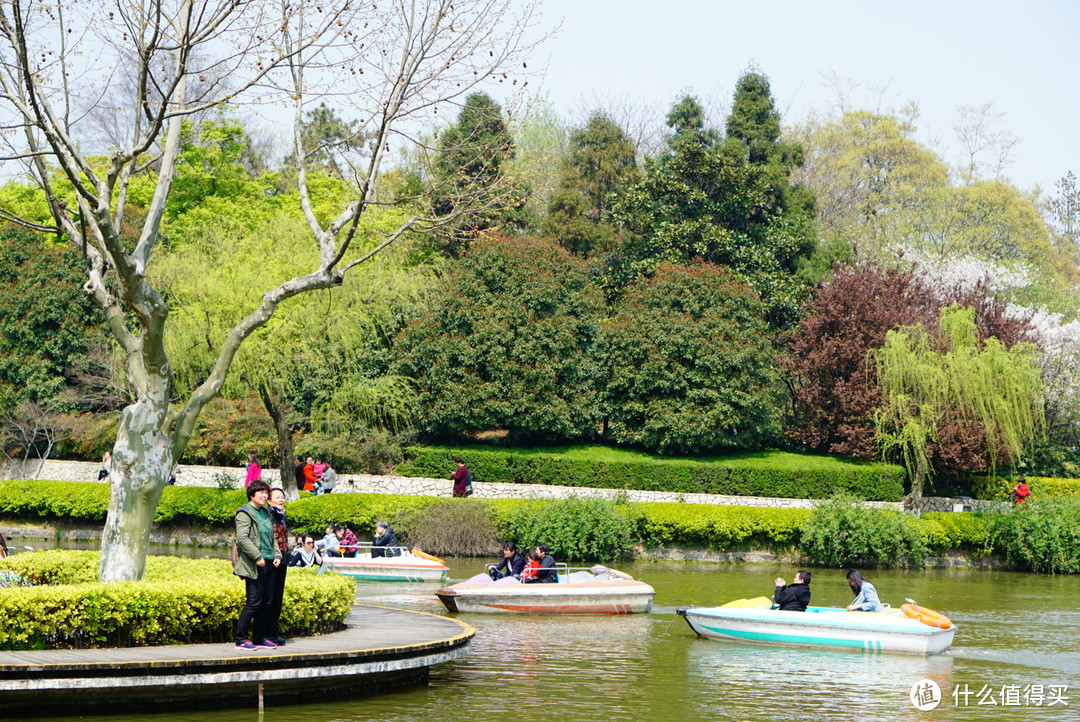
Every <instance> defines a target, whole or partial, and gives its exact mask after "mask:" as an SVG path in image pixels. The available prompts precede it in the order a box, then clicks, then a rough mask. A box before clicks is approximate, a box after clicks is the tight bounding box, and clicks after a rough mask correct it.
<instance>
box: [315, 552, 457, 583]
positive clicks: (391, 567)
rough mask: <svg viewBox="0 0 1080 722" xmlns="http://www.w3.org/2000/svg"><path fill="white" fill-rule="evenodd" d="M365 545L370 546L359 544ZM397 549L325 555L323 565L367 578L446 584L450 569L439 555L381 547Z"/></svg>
mask: <svg viewBox="0 0 1080 722" xmlns="http://www.w3.org/2000/svg"><path fill="white" fill-rule="evenodd" d="M361 548H362V549H368V548H370V547H361ZM380 549H384V550H393V551H396V552H398V554H397V555H396V556H376V557H373V556H372V555H371V552H370V551H368V552H363V553H360V554H357V555H356V556H355V557H326V558H325V559H326V561H325V566H326V568H328V569H331V570H333V571H335V572H337V573H338V574H343V575H345V576H347V577H352V578H353V579H359V580H362V581H366V582H438V583H440V584H445V583H446V579H447V573H448V572H449V571H450V570H449V569H448V568H447V566H446V565H445V564H443V561H442V560H441V559H439V558H438V557H434V556H431V555H430V554H425V553H424V552H422V551H420V550H419V549H408V548H406V547H380Z"/></svg>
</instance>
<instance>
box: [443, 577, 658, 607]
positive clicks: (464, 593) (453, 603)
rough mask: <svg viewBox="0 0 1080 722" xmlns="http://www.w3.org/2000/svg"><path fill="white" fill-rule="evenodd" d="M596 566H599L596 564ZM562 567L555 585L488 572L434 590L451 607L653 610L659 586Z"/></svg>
mask: <svg viewBox="0 0 1080 722" xmlns="http://www.w3.org/2000/svg"><path fill="white" fill-rule="evenodd" d="M594 569H595V568H594ZM609 571H610V570H605V571H604V572H601V573H599V574H593V573H591V572H590V571H585V570H581V571H574V572H570V571H569V570H565V567H564V568H563V569H562V570H560V572H561V573H560V574H559V581H558V583H555V584H541V583H534V584H524V583H522V582H520V581H518V580H517V579H514V578H513V577H504V578H503V579H499V580H498V581H492V580H491V578H490V577H488V576H487V575H486V574H477V575H476V576H475V577H472V578H471V579H467V580H465V581H463V582H459V583H457V584H454V585H451V586H449V587H446V588H444V589H440V590H439V591H437V592H435V594H436V596H438V597H439V599H440V600H442V603H443V604H444V605H446V608H447V609H448V610H450V611H451V612H525V613H529V614H636V613H643V612H648V611H649V609H650V608H651V607H652V602H653V597H655V596H656V591H655V590H654V589H653V588H652V587H651V586H649V585H648V584H646V583H645V582H639V581H637V580H635V579H632V578H624V577H626V575H622V574H621V573H619V572H614V573H608V572H609Z"/></svg>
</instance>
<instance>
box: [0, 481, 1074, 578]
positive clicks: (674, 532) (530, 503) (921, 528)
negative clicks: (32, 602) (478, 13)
mask: <svg viewBox="0 0 1080 722" xmlns="http://www.w3.org/2000/svg"><path fill="white" fill-rule="evenodd" d="M1051 481H1052V480H1051ZM28 485H29V486H32V487H33V493H32V494H29V493H26V494H24V493H21V492H22V491H23V490H25V488H26V487H27V486H28ZM105 486H106V485H105V484H94V483H88V482H57V481H41V482H19V481H4V482H0V515H14V516H17V517H21V518H25V517H26V516H28V515H29V514H30V512H31V511H33V512H34V514H36V515H38V516H42V517H46V518H47V517H49V516H50V515H51V512H52V511H60V512H64V513H65V514H67V515H68V516H67V517H63V518H81V519H83V520H86V521H99V522H100V521H103V520H104V518H105V509H104V508H103V507H100V506H95V505H94V504H89V503H80V504H78V505H73V504H72V502H71V497H72V496H73V495H74V494H75V492H78V491H79V490H81V491H82V493H83V494H85V495H86V496H87V497H91V496H93V495H94V494H96V493H103V492H102V491H100V490H99V491H93V489H94V488H95V487H102V488H104V487H105ZM50 490H51V493H50ZM166 491H168V492H170V499H171V501H170V506H169V507H168V509H167V510H166V512H165V514H164V515H168V516H169V517H170V518H171V519H172V520H176V519H181V518H191V519H197V520H202V521H203V522H205V523H212V524H217V525H219V528H221V529H223V530H226V529H228V527H229V524H228V521H229V520H230V519H231V518H232V515H233V513H234V512H235V509H236V507H237V506H238V504H239V501H240V500H239V499H238V498H237V495H238V494H242V492H237V491H236V490H224V491H223V490H219V489H196V488H190V487H180V488H176V487H171V488H170V489H167V490H166ZM174 497H175V498H174ZM461 501H462V500H450V499H444V498H439V497H418V496H405V495H392V494H324V495H320V496H311V495H304V497H303V498H301V499H300V501H297V502H293V503H291V504H290V505H289V507H288V512H289V519H290V526H291V527H292V528H293V529H295V530H296V531H302V532H307V533H315V534H318V533H321V532H322V530H323V527H325V525H326V524H327V523H328V522H344V523H348V524H349V525H350V526H351V527H352V528H353V529H354V530H355V531H357V533H358V535H359V536H361V537H365V536H368V535H369V534H370V532H371V530H372V528H373V527H374V525H375V521H377V520H378V519H382V518H385V519H388V520H390V521H391V522H392V523H395V522H396V521H397V520H398V519H400V518H403V517H408V516H409V515H410V514H413V513H414V512H416V511H422V510H423V508H424V507H426V506H427V505H430V504H435V503H447V502H449V503H458V502H461ZM467 501H469V502H471V503H482V504H486V505H489V506H490V507H491V509H492V517H493V519H494V520H495V526H496V529H495V532H496V533H497V534H498V535H499V536H500V537H501V538H503V539H514V529H515V528H516V526H515V525H519V524H520V523H521V519H522V515H521V510H522V509H523V508H524V507H530V508H531V507H535V506H538V505H539V506H545V505H553V506H551V507H550V509H557V508H559V507H558V506H557V504H556V502H554V501H542V500H535V499H477V498H473V499H469V500H467ZM605 503H608V504H611V503H613V502H605ZM1075 503H1076V504H1080V500H1078V501H1076V502H1075ZM163 504H164V502H163ZM619 506H620V507H623V510H622V513H626V514H628V515H629V516H630V517H631V518H632V521H633V525H634V539H633V543H634V544H637V545H641V546H644V547H645V548H646V549H649V548H656V547H663V546H675V547H684V548H710V549H717V550H727V549H731V548H742V549H745V548H766V549H773V550H776V551H789V550H792V549H799V548H800V545H801V544H802V543H803V538H802V535H803V531H804V529H805V528H806V524H807V523H808V521H809V520H810V519H811V518H812V517H813V516H814V515H815V514H818V513H819V511H818V510H811V509H792V508H773V507H747V506H723V505H708V504H680V503H674V502H664V503H661V502H648V503H633V504H626V503H621V504H619ZM1074 508H1075V504H1073V502H1072V501H1071V500H1069V499H1062V500H1057V499H1044V500H1036V501H1034V502H1029V503H1028V504H1026V505H1021V506H1020V507H1018V508H1016V509H1014V510H1012V512H1011V513H1006V514H1001V513H994V512H975V513H971V512H966V513H955V512H934V513H927V514H923V515H922V517H920V518H918V519H916V518H914V517H905V519H906V520H907V522H908V523H909V524H910V525H911V526H912V528H913V529H914V531H915V532H916V533H917V534H918V537H919V540H920V543H921V545H922V547H923V551H924V552H925V553H927V554H941V553H944V552H948V551H950V550H955V549H962V550H965V551H967V552H969V553H975V554H991V553H993V554H1000V555H1002V556H1004V557H1006V558H1008V559H1009V560H1011V561H1013V562H1015V563H1017V564H1018V565H1020V566H1022V567H1027V568H1032V569H1035V570H1046V571H1068V570H1071V569H1072V568H1073V567H1074V565H1080V562H1074V561H1073V557H1072V556H1071V554H1072V553H1071V552H1069V548H1070V545H1071V544H1072V538H1073V537H1072V536H1071V535H1072V533H1073V532H1071V531H1069V528H1070V524H1074V522H1080V512H1074V511H1073V510H1074ZM179 509H186V510H187V511H185V512H183V513H179V512H178V511H177V510H179ZM1028 510H1032V511H1039V512H1040V514H1044V513H1045V514H1050V515H1051V516H1038V517H1036V516H1031V517H1026V516H1025V517H1024V519H1020V517H1019V515H1021V514H1024V513H1026V512H1027V511H1028ZM200 512H205V514H206V517H205V518H203V517H199V516H197V514H198V513H200ZM544 513H545V514H546V513H548V512H547V511H544ZM874 513H876V514H896V512H886V511H880V510H874ZM76 514H84V516H81V517H79V516H76ZM1061 514H1065V515H1066V516H1064V517H1060V518H1059V516H1060V515H1061ZM162 516H163V514H159V517H162ZM223 519H224V521H222V520H223ZM1043 519H1047V522H1046V523H1045V524H1042V523H1041V520H1043ZM869 521H870V522H872V521H873V520H872V519H871V520H869ZM1021 522H1025V523H1021ZM1036 522H1039V523H1036ZM868 523H869V522H868ZM585 526H587V525H585ZM875 528H876V527H875ZM1078 528H1080V527H1078ZM398 531H399V532H408V529H407V528H403V529H398ZM514 540H515V541H516V539H514ZM1035 544H1039V545H1041V546H1042V547H1045V548H1046V549H1048V550H1049V551H1046V552H1045V553H1044V552H1042V551H1040V552H1039V553H1038V555H1036V554H1035V553H1034V552H1030V553H1029V552H1025V551H1024V549H1023V548H1022V547H1023V546H1024V545H1028V546H1034V545H1035ZM1078 548H1080V546H1078ZM1078 553H1080V552H1078ZM30 556H35V555H30ZM25 557H26V555H20V556H19V557H16V558H25ZM886 562H887V560H882V561H881V563H886ZM69 567H70V565H69V564H67V565H65V568H69ZM1078 568H1080V566H1078ZM93 570H96V567H93V569H92V570H91V571H93ZM58 573H59V572H57V574H58ZM68 573H72V574H74V573H75V572H68ZM80 573H81V572H80ZM94 573H96V572H94ZM86 574H89V577H90V578H92V577H93V573H90V572H87V573H86ZM57 578H59V577H57ZM74 579H75V578H74V577H73V578H71V579H66V581H69V582H70V581H74Z"/></svg>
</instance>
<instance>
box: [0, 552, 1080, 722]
mask: <svg viewBox="0 0 1080 722" xmlns="http://www.w3.org/2000/svg"><path fill="white" fill-rule="evenodd" d="M207 551H213V550H200V552H202V554H203V555H210V554H206V552H207ZM485 561H487V560H481V559H457V560H450V576H451V578H452V579H454V580H460V579H465V578H467V577H469V576H471V575H472V574H473V573H474V572H475V571H476V570H477V569H479V568H482V566H483V563H484V562H485ZM620 568H622V569H624V570H625V571H627V572H629V573H631V574H633V575H634V576H635V577H639V578H641V579H644V580H645V581H647V582H649V583H650V584H652V585H653V587H654V588H655V589H656V590H657V598H656V604H655V606H654V608H653V612H652V613H651V614H647V615H645V614H638V615H626V616H614V617H592V616H590V617H559V616H523V615H496V614H491V615H485V614H460V615H456V616H457V617H458V618H459V619H462V620H463V621H466V622H468V623H469V624H471V625H473V626H474V627H476V630H477V633H476V637H475V639H474V642H473V644H472V649H471V651H470V653H469V654H468V655H467V656H466V657H464V658H462V659H460V660H457V661H455V662H453V663H450V664H444V665H440V666H438V667H435V668H433V669H432V670H431V677H430V679H429V681H428V683H427V684H426V685H422V686H419V687H414V688H410V689H405V690H400V691H396V692H390V693H385V694H380V695H377V696H372V697H361V698H354V699H348V700H331V701H324V700H320V699H312V700H311V703H310V704H299V705H289V706H285V707H273V706H271V707H269V708H267V710H266V714H265V718H264V719H265V720H266V722H295V721H296V720H303V721H304V722H367V721H369V720H382V721H385V720H393V721H394V722H398V721H412V720H417V721H420V720H437V721H441V720H448V721H450V720H453V721H454V722H457V721H459V720H475V721H477V722H486V721H487V720H549V719H552V718H555V719H556V720H558V721H559V722H561V720H562V719H581V718H592V717H595V718H598V719H600V720H602V721H605V722H607V721H611V722H615V721H621V720H639V719H642V718H646V719H658V720H775V719H813V720H826V719H827V720H866V719H882V720H904V721H907V720H912V721H915V720H957V721H962V722H967V721H971V722H975V721H982V720H990V721H992V722H999V721H1000V722H1014V721H1020V720H1024V721H1026V720H1031V721H1033V722H1035V721H1039V720H1043V721H1050V720H1053V721H1054V722H1057V721H1058V720H1080V645H1077V643H1076V636H1077V630H1080V611H1078V610H1077V604H1076V600H1077V599H1078V598H1080V577H1078V576H1075V575H1074V576H1056V577H1049V576H1036V575H1030V574H1018V573H1009V572H991V571H984V570H965V569H945V570H918V571H915V570H909V571H876V572H874V573H873V574H870V573H869V572H868V573H867V576H868V577H869V578H870V579H871V581H873V582H874V584H875V585H876V586H877V588H878V590H879V592H880V593H881V596H882V599H883V600H884V601H888V602H892V603H893V604H894V605H899V604H900V603H902V602H903V600H904V598H905V597H912V598H915V599H918V600H919V601H920V602H922V603H924V604H926V605H927V606H930V607H933V608H935V609H939V610H941V611H943V612H945V613H947V614H948V615H949V617H950V618H952V619H953V621H954V622H955V623H956V624H957V625H958V633H957V636H956V640H955V644H956V646H955V647H954V649H953V653H952V654H950V655H943V656H936V657H929V658H921V657H912V656H902V655H889V654H884V655H864V654H860V653H855V652H839V651H828V650H820V651H819V650H809V649H789V648H783V647H762V646H753V645H740V644H732V643H722V642H714V641H710V640H704V639H699V638H697V637H696V636H695V635H694V633H693V631H692V630H691V629H690V628H689V627H688V626H687V624H686V622H685V620H683V619H682V618H681V617H677V616H675V614H674V610H675V608H676V607H679V606H686V605H690V604H696V605H698V606H711V605H716V604H722V603H724V602H727V601H730V600H732V599H736V598H740V597H754V596H760V595H763V594H769V593H771V588H772V580H773V579H774V578H775V577H776V576H785V577H788V578H790V576H791V573H792V571H793V570H792V569H791V568H790V567H780V566H777V565H768V564H763V565H735V564H732V565H722V564H706V563H681V562H634V563H629V564H625V565H620ZM437 588H438V585H435V584H412V585H402V584H386V583H364V582H359V583H357V587H356V589H357V592H356V594H357V599H358V600H359V601H367V602H371V603H377V604H384V605H387V606H395V607H402V608H406V609H416V610H419V611H425V612H433V613H440V614H441V613H445V611H444V610H443V607H442V605H441V604H440V603H439V601H438V600H437V598H436V597H435V596H434V591H435V590H436V589H437ZM812 589H813V594H814V602H815V603H816V604H823V605H842V604H847V603H848V602H849V601H850V598H851V592H850V589H849V588H848V586H847V583H846V582H845V580H844V572H843V570H828V569H820V570H814V578H813V584H812ZM922 679H930V680H933V681H935V682H936V683H937V684H938V685H939V686H940V688H941V690H942V691H943V693H944V694H945V697H946V698H945V700H943V702H942V704H941V706H940V707H939V708H938V709H936V710H934V711H932V712H926V713H921V712H918V711H916V710H915V709H914V708H913V707H912V706H911V703H910V701H909V697H908V695H909V691H910V689H911V687H912V685H913V684H915V683H916V682H918V681H920V680H922ZM1005 684H1016V685H1021V686H1023V685H1029V684H1042V685H1046V686H1049V685H1067V686H1068V687H1069V692H1068V696H1070V697H1071V699H1070V700H1069V705H1068V706H1067V707H1065V706H1061V705H1058V706H1055V707H1053V708H1049V707H1045V706H1044V707H1034V706H1028V707H1024V706H1009V707H1006V706H1002V705H1000V704H998V705H995V706H988V705H978V704H977V701H978V700H977V698H976V697H975V696H974V693H975V692H977V691H979V690H980V689H981V688H982V687H984V686H987V687H994V688H995V689H997V690H1000V688H1001V687H1002V685H1005ZM964 685H966V687H967V688H968V689H969V690H970V691H971V692H972V693H973V695H972V697H971V698H970V700H969V704H968V706H957V705H956V704H955V703H954V700H953V699H952V698H951V697H949V695H950V694H951V692H952V691H953V690H956V689H959V688H961V687H962V686H964ZM0 716H2V711H0ZM69 719H70V718H69ZM79 719H86V720H93V721H95V722H97V721H99V720H100V721H101V722H104V721H105V720H117V719H122V720H123V721H124V722H151V721H152V722H165V721H166V720H168V721H169V722H172V721H174V720H182V721H185V722H186V721H190V722H233V721H234V720H248V719H250V720H252V722H255V721H256V720H257V719H258V717H257V715H256V711H255V709H254V706H252V707H251V708H249V709H240V710H222V711H208V712H184V711H183V710H177V711H173V712H170V713H168V714H162V715H132V716H125V717H122V718H120V717H117V716H116V715H108V716H100V717H85V718H79Z"/></svg>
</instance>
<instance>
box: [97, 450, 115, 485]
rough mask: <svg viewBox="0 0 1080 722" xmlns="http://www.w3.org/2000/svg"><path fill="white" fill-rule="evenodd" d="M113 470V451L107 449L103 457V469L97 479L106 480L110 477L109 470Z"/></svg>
mask: <svg viewBox="0 0 1080 722" xmlns="http://www.w3.org/2000/svg"><path fill="white" fill-rule="evenodd" d="M111 470H112V452H111V451H106V452H105V456H103V457H101V471H99V472H98V475H97V480H98V481H104V480H105V479H107V478H109V471H111Z"/></svg>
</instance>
